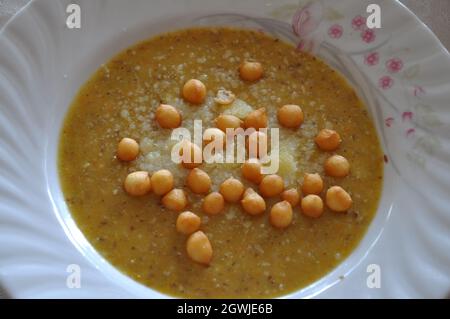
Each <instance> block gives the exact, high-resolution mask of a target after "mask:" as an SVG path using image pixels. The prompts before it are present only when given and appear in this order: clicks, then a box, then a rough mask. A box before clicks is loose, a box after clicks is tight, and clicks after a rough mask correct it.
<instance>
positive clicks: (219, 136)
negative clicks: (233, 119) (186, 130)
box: [203, 127, 226, 146]
mask: <svg viewBox="0 0 450 319" xmlns="http://www.w3.org/2000/svg"><path fill="white" fill-rule="evenodd" d="M214 141H218V142H219V144H220V145H222V146H223V145H224V144H225V142H226V135H225V132H224V131H222V130H220V129H218V128H215V127H212V128H208V129H206V130H205V132H204V133H203V143H205V145H208V144H209V143H212V142H214Z"/></svg>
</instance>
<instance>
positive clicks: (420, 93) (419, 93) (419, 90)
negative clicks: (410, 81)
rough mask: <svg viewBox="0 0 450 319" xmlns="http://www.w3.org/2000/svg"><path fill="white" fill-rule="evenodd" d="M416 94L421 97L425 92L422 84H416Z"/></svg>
mask: <svg viewBox="0 0 450 319" xmlns="http://www.w3.org/2000/svg"><path fill="white" fill-rule="evenodd" d="M413 93H414V96H415V97H421V96H423V95H424V94H425V89H424V88H423V87H421V86H420V85H416V86H414V92H413Z"/></svg>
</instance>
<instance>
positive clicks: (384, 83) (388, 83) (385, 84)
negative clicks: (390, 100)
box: [378, 75, 394, 90]
mask: <svg viewBox="0 0 450 319" xmlns="http://www.w3.org/2000/svg"><path fill="white" fill-rule="evenodd" d="M378 84H379V85H380V88H382V89H383V90H387V89H390V88H391V87H392V85H394V79H393V78H391V77H390V76H389V75H386V76H383V77H382V78H381V79H380V80H379V82H378Z"/></svg>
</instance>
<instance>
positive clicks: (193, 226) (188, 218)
mask: <svg viewBox="0 0 450 319" xmlns="http://www.w3.org/2000/svg"><path fill="white" fill-rule="evenodd" d="M201 223H202V221H201V219H200V217H198V216H197V215H195V214H194V213H192V212H183V213H181V214H180V215H178V218H177V231H178V232H179V233H182V234H184V235H190V234H192V233H193V232H196V231H197V230H199V228H200V224H201Z"/></svg>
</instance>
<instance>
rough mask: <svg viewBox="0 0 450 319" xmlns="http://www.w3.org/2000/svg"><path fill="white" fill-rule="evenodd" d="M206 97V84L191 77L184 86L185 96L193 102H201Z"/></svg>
mask: <svg viewBox="0 0 450 319" xmlns="http://www.w3.org/2000/svg"><path fill="white" fill-rule="evenodd" d="M205 97H206V86H205V85H204V84H203V83H202V82H201V81H199V80H196V79H190V80H189V81H187V82H186V83H185V84H184V86H183V98H184V99H185V100H186V101H188V102H189V103H192V104H201V103H203V101H204V100H205Z"/></svg>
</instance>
